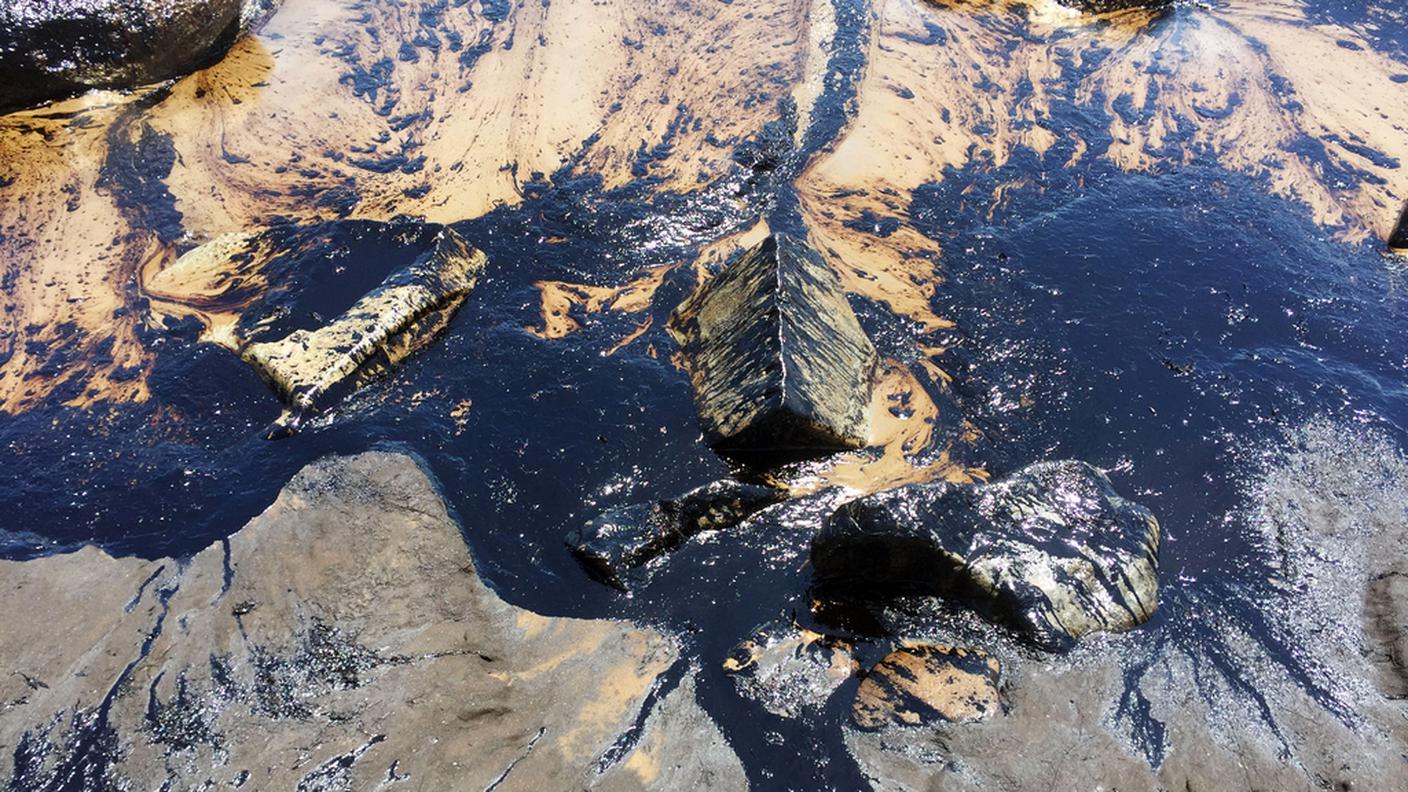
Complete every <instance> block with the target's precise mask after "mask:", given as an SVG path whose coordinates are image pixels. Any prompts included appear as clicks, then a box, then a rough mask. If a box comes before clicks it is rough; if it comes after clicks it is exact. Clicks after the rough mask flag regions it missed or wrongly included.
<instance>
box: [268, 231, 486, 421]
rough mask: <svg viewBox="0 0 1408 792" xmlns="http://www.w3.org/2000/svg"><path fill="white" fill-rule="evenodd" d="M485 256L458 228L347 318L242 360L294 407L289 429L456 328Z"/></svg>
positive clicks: (439, 237)
mask: <svg viewBox="0 0 1408 792" xmlns="http://www.w3.org/2000/svg"><path fill="white" fill-rule="evenodd" d="M486 261H487V259H486V258H485V256H484V253H483V252H481V251H479V250H477V249H475V248H473V247H471V246H470V245H469V244H467V243H466V242H465V241H464V240H463V239H461V238H460V236H459V235H458V234H456V233H455V232H454V231H453V230H452V229H450V228H448V227H447V228H442V229H441V230H440V232H439V233H438V234H437V235H436V237H435V238H434V240H433V242H432V247H431V248H430V249H429V250H427V251H426V252H425V253H423V254H422V255H421V256H420V257H419V258H418V259H416V260H415V261H414V262H412V263H411V264H410V265H409V266H408V267H406V268H405V269H403V270H401V271H399V272H397V273H395V274H393V275H391V276H390V277H389V278H387V279H386V280H385V281H384V282H383V283H382V284H381V285H380V286H378V287H377V288H375V289H373V290H372V291H370V292H368V293H367V294H366V295H365V296H363V297H362V298H361V299H359V300H357V302H356V303H355V304H354V305H352V307H351V308H349V309H347V310H346V311H345V312H343V313H342V314H341V315H340V316H338V317H336V318H335V319H333V320H332V321H330V322H328V323H327V324H325V325H323V326H322V327H319V328H317V329H314V330H306V329H300V330H294V331H293V332H292V333H289V334H288V335H287V336H286V337H284V338H282V339H280V340H277V341H265V342H256V343H251V344H248V345H246V346H245V347H244V348H243V350H242V351H241V353H240V357H241V358H243V359H244V360H245V361H246V362H247V363H249V364H250V365H251V366H253V367H254V368H255V370H257V371H258V372H259V374H260V375H261V376H262V377H263V378H264V379H265V380H266V381H267V382H268V383H269V384H270V385H271V386H272V387H273V388H274V390H275V391H276V392H277V393H278V394H279V396H280V397H281V398H282V399H283V400H284V402H285V404H286V405H287V406H288V411H287V413H286V414H285V416H284V417H283V418H281V419H280V421H281V423H283V424H285V425H286V426H287V427H288V428H289V429H295V428H297V426H298V424H299V423H300V422H301V421H302V419H303V418H304V417H305V416H306V415H308V414H310V413H313V412H316V411H317V410H319V409H321V408H322V407H324V406H326V405H327V404H328V403H330V402H331V401H334V400H335V399H337V398H338V397H339V396H341V395H343V394H345V393H347V392H349V391H351V390H355V389H356V388H357V387H359V386H360V385H361V384H363V383H364V382H366V381H367V380H369V379H371V378H373V377H375V376H377V375H379V374H380V373H381V372H382V371H384V370H385V369H387V368H389V367H390V366H392V365H394V364H396V363H398V362H400V361H401V360H403V359H405V358H406V357H409V356H410V355H411V354H413V353H414V352H415V351H417V350H418V349H420V348H422V347H423V346H424V345H425V344H426V343H428V342H429V341H430V340H431V339H433V338H434V337H435V336H436V335H437V334H439V332H440V331H441V330H443V329H444V328H445V325H446V324H448V322H449V320H450V318H451V317H452V316H453V315H454V312H455V310H456V309H458V308H459V306H460V303H462V302H463V301H464V298H465V296H466V295H467V294H469V292H470V291H471V290H472V289H473V288H474V286H475V284H476V283H477V282H478V280H479V275H480V274H481V273H482V272H483V271H484V265H485V262H486Z"/></svg>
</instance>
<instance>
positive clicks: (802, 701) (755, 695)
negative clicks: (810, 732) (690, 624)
mask: <svg viewBox="0 0 1408 792" xmlns="http://www.w3.org/2000/svg"><path fill="white" fill-rule="evenodd" d="M853 649H854V647H853V646H852V645H851V644H850V642H848V641H845V640H842V639H839V638H833V637H830V636H826V635H822V634H821V633H817V632H813V631H811V630H808V629H806V628H803V627H799V626H797V625H796V624H794V623H792V622H791V621H790V620H787V621H776V622H769V623H768V624H764V625H762V626H760V627H758V628H757V629H755V630H754V631H753V635H752V636H750V637H749V638H747V639H746V640H744V641H743V642H741V643H740V644H738V646H736V647H734V649H733V651H732V652H731V653H729V656H728V659H726V660H725V661H724V670H725V671H727V672H728V673H729V674H730V675H731V676H732V677H733V681H734V685H735V687H737V689H738V692H739V695H741V696H743V697H744V698H746V699H750V700H752V701H756V702H757V703H759V704H760V705H762V707H763V709H765V710H767V711H768V712H771V713H772V714H774V715H778V716H781V717H784V718H796V717H799V716H801V715H802V714H803V713H805V712H807V711H815V710H819V709H820V708H821V707H822V706H823V705H825V704H826V700H827V699H828V698H830V696H831V694H832V692H834V691H835V690H836V688H838V687H840V686H841V684H842V683H844V682H845V681H846V680H847V679H850V678H851V677H852V676H855V674H856V672H857V671H858V670H860V665H859V663H857V661H856V659H855V656H854V654H853Z"/></svg>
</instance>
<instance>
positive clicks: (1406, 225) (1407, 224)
mask: <svg viewBox="0 0 1408 792" xmlns="http://www.w3.org/2000/svg"><path fill="white" fill-rule="evenodd" d="M1388 249H1389V250H1391V251H1393V252H1394V253H1408V204H1404V206H1403V213H1402V214H1400V215H1399V216H1398V225H1396V226H1394V227H1393V234H1391V235H1390V236H1389V238H1388Z"/></svg>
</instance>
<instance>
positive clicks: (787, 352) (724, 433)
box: [672, 234, 877, 451]
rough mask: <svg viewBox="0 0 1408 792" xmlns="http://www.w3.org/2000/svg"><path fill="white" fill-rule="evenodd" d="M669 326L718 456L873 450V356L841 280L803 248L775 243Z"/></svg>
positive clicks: (755, 252) (790, 241)
mask: <svg viewBox="0 0 1408 792" xmlns="http://www.w3.org/2000/svg"><path fill="white" fill-rule="evenodd" d="M672 324H673V325H674V328H675V330H676V335H677V337H679V338H681V340H682V342H683V346H684V360H685V365H686V367H687V368H688V370H689V373H690V378H691V380H692V381H693V384H694V399H695V406H696V407H697V409H698V412H699V420H700V423H701V425H702V426H703V429H704V433H705V435H706V437H707V438H708V440H709V444H710V445H712V446H713V447H714V448H716V449H719V450H723V451H814V450H838V449H846V448H860V447H863V446H865V445H866V444H867V443H868V442H869V438H870V414H869V409H870V394H871V376H872V373H873V371H874V368H875V363H876V359H877V357H876V352H875V346H874V344H872V343H871V341H870V339H869V337H867V336H866V334H865V331H864V330H863V329H861V326H860V322H859V321H857V320H856V316H855V313H854V312H853V311H852V310H851V306H850V303H848V302H847V301H846V296H845V293H844V292H843V291H842V290H841V284H840V282H839V281H838V280H837V278H836V276H835V274H834V273H833V272H832V271H831V270H830V268H828V267H827V265H826V263H825V262H824V261H822V260H821V257H820V256H819V255H817V253H816V251H814V250H812V249H811V248H810V247H808V246H807V245H806V243H805V242H803V241H802V240H800V239H796V238H794V237H791V236H788V235H786V234H773V235H772V236H769V237H768V238H767V239H765V240H763V241H762V242H761V243H759V244H758V245H757V246H755V247H753V248H752V249H750V250H748V251H747V252H746V253H744V255H743V258H742V259H740V260H739V261H738V262H736V263H735V264H733V265H732V266H730V267H729V268H728V269H727V270H725V271H724V272H723V273H721V274H720V275H718V276H717V277H715V278H714V279H713V280H711V281H710V282H708V283H707V284H705V285H704V286H703V288H702V289H701V290H700V292H699V293H698V294H696V295H695V296H694V297H693V298H691V299H690V300H689V301H687V302H686V303H685V304H683V305H681V306H680V308H679V309H678V310H677V311H676V314H675V317H674V319H673V320H672Z"/></svg>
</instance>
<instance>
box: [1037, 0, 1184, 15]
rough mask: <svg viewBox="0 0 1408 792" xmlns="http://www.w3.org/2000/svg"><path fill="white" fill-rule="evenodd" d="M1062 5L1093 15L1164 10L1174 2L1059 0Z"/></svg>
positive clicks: (1165, 0)
mask: <svg viewBox="0 0 1408 792" xmlns="http://www.w3.org/2000/svg"><path fill="white" fill-rule="evenodd" d="M1059 2H1060V3H1061V5H1064V6H1069V7H1071V8H1076V9H1079V10H1081V11H1085V12H1087V13H1091V14H1103V13H1106V12H1109V11H1125V10H1127V9H1131V8H1150V9H1153V8H1164V7H1166V6H1170V5H1173V2H1174V0H1059Z"/></svg>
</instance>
